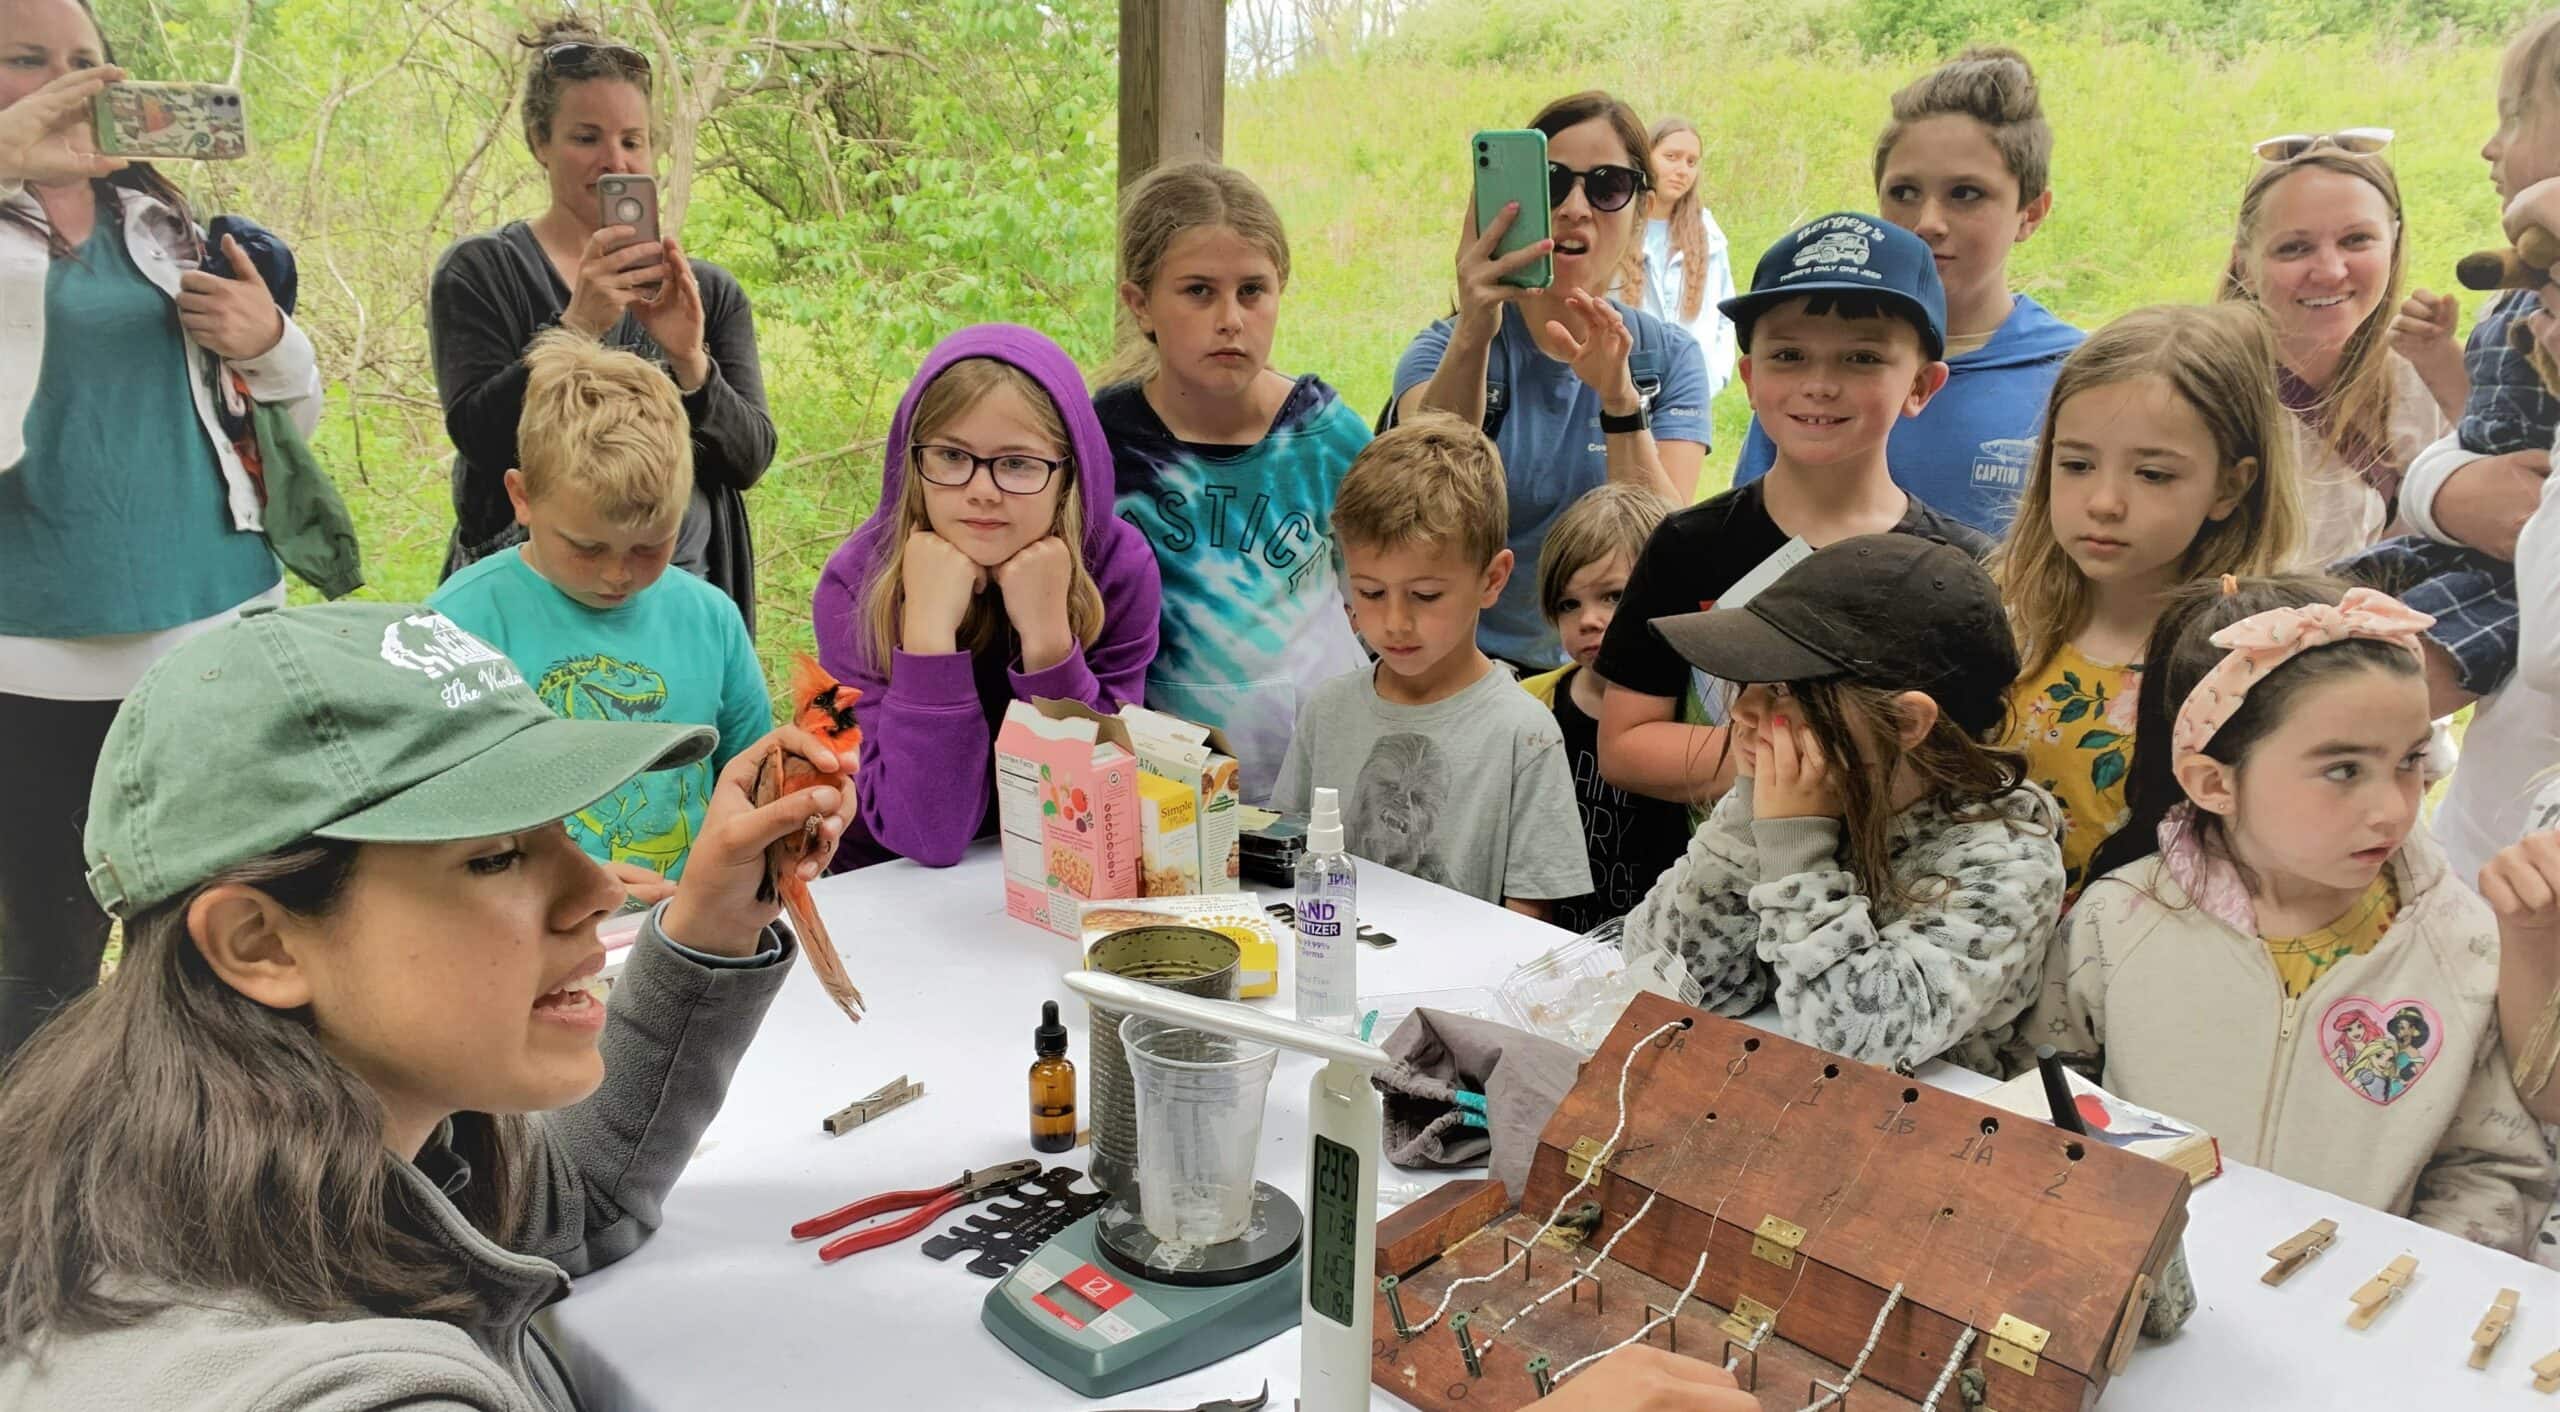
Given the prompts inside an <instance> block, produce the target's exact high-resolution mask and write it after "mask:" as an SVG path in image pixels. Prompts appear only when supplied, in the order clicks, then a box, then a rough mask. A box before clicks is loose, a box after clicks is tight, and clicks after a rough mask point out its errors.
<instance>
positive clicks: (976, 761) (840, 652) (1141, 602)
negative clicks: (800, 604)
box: [811, 525, 1163, 868]
mask: <svg viewBox="0 0 2560 1412" xmlns="http://www.w3.org/2000/svg"><path fill="white" fill-rule="evenodd" d="M1114 530H1115V533H1113V535H1112V536H1111V539H1110V545H1109V548H1108V549H1107V550H1106V552H1105V554H1104V556H1103V562H1102V563H1101V564H1100V565H1098V566H1097V569H1096V572H1095V574H1094V582H1095V584H1096V585H1097V586H1098V587H1099V588H1100V589H1101V590H1102V602H1103V623H1102V633H1101V635H1100V636H1099V637H1097V638H1096V639H1094V642H1093V645H1092V646H1091V647H1090V648H1082V647H1080V648H1077V649H1076V650H1074V651H1072V652H1069V653H1068V654H1067V656H1066V659H1065V660H1064V661H1061V662H1059V663H1058V664H1057V665H1056V666H1053V667H1050V668H1047V669H1046V670H1043V671H1038V672H1031V673H1024V672H1021V671H1014V672H1011V673H1009V674H1008V675H1009V676H1010V678H1011V681H1012V685H1013V696H1014V699H1016V700H1022V699H1027V698H1030V697H1033V696H1047V697H1054V698H1058V699H1061V700H1071V701H1081V702H1083V703H1084V704H1086V705H1088V706H1091V707H1093V708H1094V709H1095V710H1097V711H1101V712H1104V713H1106V714H1108V713H1111V712H1116V711H1118V710H1119V709H1120V708H1121V706H1123V705H1125V704H1127V703H1130V702H1134V701H1137V700H1139V699H1140V698H1141V696H1142V694H1143V692H1144V689H1145V685H1146V678H1147V665H1148V663H1150V662H1152V661H1154V660H1155V655H1156V633H1157V615H1158V613H1159V612H1160V611H1161V609H1162V604H1163V589H1162V585H1161V579H1160V577H1159V575H1158V571H1157V568H1156V558H1155V551H1154V550H1153V549H1151V548H1150V547H1149V546H1148V544H1147V542H1146V540H1145V538H1144V537H1143V536H1141V535H1140V534H1139V533H1138V532H1137V531H1136V530H1135V529H1132V528H1131V527H1129V526H1127V525H1115V526H1114ZM860 545H861V542H860V540H859V539H857V540H856V541H855V542H854V543H851V544H848V545H847V546H846V547H845V548H844V549H843V550H840V551H838V553H837V554H836V556H835V557H834V558H833V559H831V560H829V561H828V563H827V569H826V573H825V574H824V575H823V576H822V577H821V578H820V580H819V583H818V591H817V594H816V595H815V599H814V601H813V603H812V604H811V610H812V612H811V617H812V621H813V623H814V625H815V627H816V629H817V637H818V664H819V665H820V666H822V667H825V668H826V669H827V672H828V674H829V675H831V676H833V677H835V679H836V680H838V681H841V682H843V683H845V684H846V685H848V686H854V687H859V688H861V690H862V699H861V700H860V701H859V702H857V703H855V706H854V716H855V719H856V720H857V721H858V722H859V723H860V725H861V727H862V753H861V762H860V764H859V766H858V768H857V774H856V776H855V785H854V793H855V796H856V799H857V808H858V809H859V810H860V813H861V820H862V825H863V827H864V828H865V829H867V830H868V831H869V832H870V834H871V837H872V838H873V839H874V840H875V841H876V842H878V844H879V845H880V846H881V847H883V848H885V849H888V850H890V851H891V852H894V853H897V854H899V855H900V856H902V857H906V858H912V859H914V860H915V861H916V862H919V863H922V864H924V865H925V866H927V867H931V868H945V867H949V866H951V865H952V864H954V863H957V862H959V861H960V857H961V855H962V854H963V853H965V852H967V851H968V848H969V844H970V841H971V840H973V839H975V838H976V837H977V835H978V826H979V825H980V824H981V823H983V822H984V821H985V819H986V816H987V800H988V797H989V793H990V791H992V790H993V789H994V787H995V786H994V780H993V773H994V770H993V762H994V751H995V741H994V738H993V737H992V736H991V735H990V734H989V732H988V729H987V714H986V706H985V703H983V702H981V701H980V700H979V699H978V691H977V682H976V677H975V675H974V671H973V667H972V664H971V661H970V658H969V655H968V654H967V653H965V652H951V653H936V654H929V655H925V654H916V653H910V652H899V653H896V654H895V658H894V661H893V664H892V669H891V673H890V676H889V678H888V679H887V680H885V681H884V680H883V679H882V678H881V676H880V674H879V673H878V672H876V671H873V670H872V669H871V665H870V662H869V660H868V658H867V656H866V655H865V654H863V653H862V652H861V651H860V650H859V642H860V637H859V627H858V624H857V617H858V610H857V606H856V605H857V595H858V593H859V590H860V583H859V579H860V577H861V568H860V565H861V563H862V562H863V560H865V559H866V558H867V557H868V556H867V555H864V554H863V553H861V552H860Z"/></svg>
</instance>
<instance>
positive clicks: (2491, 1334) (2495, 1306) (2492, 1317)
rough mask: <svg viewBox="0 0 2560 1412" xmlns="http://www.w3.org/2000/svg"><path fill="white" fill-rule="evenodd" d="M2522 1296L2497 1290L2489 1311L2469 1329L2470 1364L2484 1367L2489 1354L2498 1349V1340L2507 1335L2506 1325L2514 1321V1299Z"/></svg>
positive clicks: (2487, 1361)
mask: <svg viewBox="0 0 2560 1412" xmlns="http://www.w3.org/2000/svg"><path fill="white" fill-rule="evenodd" d="M2523 1297H2524V1296H2523V1295H2521V1294H2518V1293H2517V1292H2516V1291H2514V1290H2511V1289H2502V1290H2500V1291H2498V1298H2497V1300H2496V1301H2495V1302H2494V1303H2492V1304H2491V1305H2490V1306H2489V1312H2488V1313H2486V1314H2483V1315H2481V1316H2480V1327H2478V1328H2476V1329H2473V1330H2472V1331H2471V1366H2472V1367H2474V1368H2486V1367H2488V1366H2489V1355H2490V1354H2492V1353H2494V1352H2496V1351H2497V1349H2498V1340H2500V1339H2502V1338H2505V1337H2506V1336H2507V1326H2508V1325H2509V1324H2512V1323H2514V1322H2515V1321H2516V1301H2517V1300H2519V1299H2521V1298H2523Z"/></svg>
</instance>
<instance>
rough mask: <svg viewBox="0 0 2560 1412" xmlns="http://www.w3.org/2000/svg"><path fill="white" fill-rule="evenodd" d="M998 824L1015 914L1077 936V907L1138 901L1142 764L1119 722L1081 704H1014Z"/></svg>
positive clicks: (1005, 737)
mask: <svg viewBox="0 0 2560 1412" xmlns="http://www.w3.org/2000/svg"><path fill="white" fill-rule="evenodd" d="M996 819H997V824H998V827H999V829H1000V831H1001V833H1002V836H1003V841H1004V910H1005V912H1006V914H1007V915H1008V916H1014V917H1019V918H1021V919H1022V920H1024V921H1026V922H1031V923H1034V924H1036V925H1038V926H1042V927H1046V928H1048V929H1049V930H1050V931H1053V932H1056V933H1058V934H1059V935H1061V936H1067V937H1073V936H1075V935H1077V904H1078V903H1079V902H1083V901H1087V900H1090V899H1093V898H1105V897H1135V896H1137V895H1138V758H1137V755H1136V754H1135V752H1133V751H1132V750H1131V749H1130V748H1129V735H1128V732H1127V731H1126V730H1125V729H1124V728H1123V727H1122V726H1121V724H1120V722H1118V721H1117V720H1114V719H1113V718H1111V717H1109V716H1103V715H1098V714H1096V713H1095V712H1094V711H1092V710H1091V709H1090V708H1088V707H1086V706H1083V705H1081V704H1079V703H1077V702H1073V701H1051V700H1048V699H1046V698H1037V697H1035V698H1034V699H1032V700H1030V701H1016V702H1014V703H1013V704H1012V705H1011V706H1008V707H1006V708H1005V713H1004V725H1003V727H1002V729H1000V730H998V731H997V732H996Z"/></svg>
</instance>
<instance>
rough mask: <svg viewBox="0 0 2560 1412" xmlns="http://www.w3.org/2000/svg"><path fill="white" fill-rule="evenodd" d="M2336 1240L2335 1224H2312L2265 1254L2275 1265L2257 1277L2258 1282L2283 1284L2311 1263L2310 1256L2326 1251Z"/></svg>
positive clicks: (2327, 1222) (2319, 1222) (2330, 1222)
mask: <svg viewBox="0 0 2560 1412" xmlns="http://www.w3.org/2000/svg"><path fill="white" fill-rule="evenodd" d="M2337 1238H2338V1223H2337V1222H2335V1221H2314V1222H2312V1223H2311V1224H2310V1226H2308V1227H2307V1228H2305V1229H2304V1230H2303V1232H2302V1234H2300V1235H2298V1236H2295V1237H2294V1238H2293V1239H2291V1240H2289V1241H2286V1242H2285V1243H2284V1244H2282V1245H2279V1246H2277V1247H2275V1248H2274V1249H2272V1250H2270V1251H2268V1252H2267V1258H2269V1259H2271V1260H2273V1261H2275V1262H2276V1263H2275V1264H2274V1265H2273V1266H2271V1267H2269V1269H2268V1270H2267V1272H2266V1273H2265V1274H2263V1275H2260V1276H2258V1280H2259V1282H2260V1283H2262V1284H2271V1285H2280V1284H2283V1283H2284V1282H2285V1281H2286V1280H2289V1279H2291V1278H2293V1272H2294V1271H2296V1270H2299V1269H2301V1268H2302V1267H2303V1266H2305V1265H2307V1264H2309V1263H2311V1257H2312V1256H2314V1255H2317V1254H2319V1253H2320V1252H2321V1251H2323V1250H2326V1249H2328V1248H2329V1244H2330V1242H2332V1241H2334V1240H2336V1239H2337Z"/></svg>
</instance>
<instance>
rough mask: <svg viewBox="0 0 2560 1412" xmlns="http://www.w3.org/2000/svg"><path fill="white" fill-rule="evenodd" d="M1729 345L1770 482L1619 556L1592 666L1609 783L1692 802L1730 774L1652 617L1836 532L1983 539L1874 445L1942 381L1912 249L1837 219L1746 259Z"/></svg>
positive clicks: (1698, 604)
mask: <svg viewBox="0 0 2560 1412" xmlns="http://www.w3.org/2000/svg"><path fill="white" fill-rule="evenodd" d="M1718 307H1719V308H1721V309H1722V310H1723V311H1724V314H1725V317H1727V318H1729V319H1731V320H1732V321H1733V325H1734V331H1735V334H1736V335H1737V339H1738V342H1739V344H1740V346H1741V348H1742V355H1743V356H1742V364H1741V370H1742V380H1743V382H1744V383H1745V384H1746V385H1747V386H1748V388H1749V390H1750V393H1751V412H1752V415H1753V416H1754V417H1756V418H1757V419H1758V420H1759V424H1760V425H1761V426H1762V427H1763V428H1764V429H1766V431H1767V432H1768V435H1769V439H1770V440H1771V441H1772V442H1773V443H1774V444H1775V446H1776V457H1775V459H1774V460H1773V461H1772V463H1771V465H1770V469H1769V473H1768V474H1767V475H1766V476H1764V477H1762V478H1760V479H1758V480H1755V481H1752V482H1751V483H1749V484H1747V485H1741V486H1736V487H1735V488H1733V489H1732V490H1729V491H1727V492H1725V493H1724V494H1722V495H1719V496H1716V497H1714V498H1713V499H1710V500H1707V501H1705V502H1703V503H1701V504H1698V505H1695V506H1692V507H1690V508H1689V509H1686V510H1682V511H1680V512H1679V513H1677V514H1674V515H1672V516H1671V517H1670V518H1669V519H1666V520H1664V521H1663V522H1662V526H1661V528H1659V529H1657V530H1655V531H1654V534H1653V538H1652V539H1651V540H1649V541H1648V542H1647V543H1646V545H1645V550H1644V553H1643V554H1642V555H1640V556H1639V557H1638V558H1637V560H1636V566H1635V572H1634V573H1633V574H1632V575H1631V576H1630V577H1629V578H1628V580H1627V587H1626V593H1625V595H1624V596H1623V597H1622V598H1620V599H1619V602H1618V613H1617V616H1616V617H1615V618H1614V619H1613V620H1611V622H1610V625H1609V634H1608V636H1607V637H1606V638H1605V639H1604V640H1603V641H1602V643H1601V647H1600V656H1599V659H1598V661H1597V662H1596V663H1595V664H1594V670H1596V671H1597V672H1598V673H1599V674H1600V676H1601V677H1602V678H1604V679H1605V680H1606V681H1607V682H1608V692H1607V694H1606V696H1605V697H1604V698H1603V700H1602V706H1601V716H1600V771H1601V773H1602V774H1603V775H1604V776H1606V777H1607V778H1608V780H1609V782H1610V783H1612V784H1614V785H1617V786H1618V787H1619V788H1621V789H1627V790H1633V791H1635V792H1637V793H1641V794H1646V795H1651V796H1653V797H1655V798H1658V799H1673V800H1679V801H1682V802H1685V803H1689V804H1692V805H1704V804H1707V803H1709V802H1711V801H1713V800H1714V799H1715V798H1716V797H1717V796H1718V795H1721V794H1722V793H1724V791H1725V788H1726V787H1727V786H1728V785H1730V784H1731V783H1732V781H1733V768H1732V762H1731V761H1729V760H1728V759H1727V758H1726V750H1725V731H1724V724H1723V722H1724V703H1725V701H1726V700H1727V698H1729V696H1730V694H1731V693H1730V692H1729V691H1727V690H1725V689H1723V687H1722V686H1721V684H1720V683H1715V682H1711V681H1706V680H1703V679H1701V680H1699V681H1698V682H1697V683H1696V685H1697V688H1698V689H1697V695H1696V697H1695V698H1694V699H1693V700H1692V701H1691V702H1690V703H1689V705H1690V709H1689V710H1688V711H1686V712H1684V711H1683V710H1682V698H1683V695H1684V693H1686V692H1688V691H1689V690H1690V688H1691V685H1692V681H1691V672H1690V668H1689V665H1688V663H1686V662H1684V661H1682V660H1681V658H1680V655H1679V654H1678V653H1676V652H1674V651H1672V650H1671V648H1670V647H1669V645H1668V644H1666V643H1665V642H1663V640H1662V639H1661V638H1660V637H1659V636H1657V635H1656V634H1655V633H1653V632H1652V631H1651V630H1650V628H1649V626H1648V625H1649V624H1650V623H1651V622H1652V621H1653V620H1654V619H1656V618H1662V617H1669V616H1672V615H1674V614H1679V613H1695V612H1699V611H1701V610H1704V609H1710V608H1718V607H1725V608H1738V607H1740V606H1742V604H1743V603H1744V602H1746V601H1748V599H1749V598H1750V596H1751V595H1752V594H1754V593H1756V592H1758V591H1759V590H1760V589H1761V588H1762V587H1764V586H1766V585H1767V584H1769V583H1770V582H1772V581H1774V580H1775V579H1776V578H1777V577H1778V575H1779V574H1781V573H1783V572H1784V571H1785V570H1786V569H1787V567H1788V566H1789V565H1792V564H1794V563H1795V562H1796V561H1797V560H1799V559H1802V558H1804V557H1805V556H1807V555H1809V554H1811V553H1812V552H1813V551H1814V550H1816V549H1818V548H1821V547H1822V546H1823V545H1826V544H1830V543H1833V542H1835V541H1837V540H1842V539H1847V538H1849V537H1850V536H1852V535H1861V534H1884V533H1897V532H1898V533H1903V534H1916V535H1922V536H1925V537H1928V538H1932V539H1941V540H1945V541H1947V542H1948V543H1950V544H1953V545H1956V546H1957V547H1959V548H1961V549H1963V550H1965V551H1966V552H1968V553H1970V554H1972V555H1973V556H1974V557H1976V558H1980V557H1982V556H1983V555H1984V554H1986V553H1988V552H1989V551H1990V548H1991V542H1990V541H1989V540H1988V539H1987V538H1985V537H1984V536H1983V535H1982V534H1981V533H1980V532H1978V531H1976V530H1974V529H1972V528H1971V527H1969V526H1967V525H1965V524H1963V523H1961V522H1960V521H1957V520H1955V519H1953V518H1951V517H1949V516H1947V515H1943V514H1941V513H1939V512H1938V511H1936V510H1933V509H1931V508H1930V507H1929V506H1927V505H1925V504H1923V503H1921V502H1920V501H1919V500H1918V499H1916V498H1914V497H1913V496H1911V495H1909V494H1907V493H1905V492H1904V491H1903V490H1902V489H1901V488H1900V487H1898V486H1896V485H1895V484H1894V481H1893V476H1892V474H1891V473H1890V472H1889V471H1888V470H1887V468H1886V464H1885V442H1886V439H1887V438H1888V437H1890V436H1891V435H1892V433H1893V429H1894V427H1895V425H1896V424H1898V423H1899V422H1901V421H1902V419H1903V418H1905V417H1913V416H1917V415H1919V413H1920V409H1921V408H1923V407H1926V406H1927V405H1928V404H1929V399H1930V398H1931V397H1933V396H1935V395H1936V394H1937V391H1938V389H1939V388H1941V387H1943V386H1945V385H1946V381H1947V365H1946V363H1945V361H1944V358H1945V354H1946V318H1947V302H1946V292H1945V290H1944V289H1942V288H1941V287H1940V286H1939V283H1938V271H1937V265H1936V262H1935V261H1934V260H1933V259H1932V257H1931V255H1930V253H1929V247H1928V246H1927V245H1926V244H1924V243H1923V242H1922V241H1921V240H1920V238H1919V237H1918V236H1916V235H1913V234H1912V233H1911V232H1909V231H1907V230H1904V229H1902V228H1901V227H1900V226H1896V225H1893V224H1891V223H1889V222H1887V221H1884V220H1882V219H1880V218H1878V217H1875V216H1864V215H1858V214H1855V213H1852V212H1845V211H1844V212H1839V213H1835V214H1833V215H1828V216H1823V217H1821V218H1819V219H1817V220H1814V221H1811V222H1808V223H1807V224H1805V225H1803V226H1800V227H1798V228H1796V229H1795V230H1792V231H1790V232H1788V233H1787V234H1786V236H1785V237H1783V238H1782V239H1780V240H1779V241H1778V242H1777V243H1776V244H1775V245H1772V246H1770V247H1769V250H1768V253H1766V254H1764V255H1762V256H1761V257H1760V265H1759V268H1758V269H1757V270H1756V271H1754V272H1753V275H1752V279H1751V292H1750V293H1748V294H1744V295H1740V296H1738V297H1735V298H1732V299H1727V300H1725V301H1723V302H1722V303H1721V304H1720V305H1719V306H1718Z"/></svg>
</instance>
